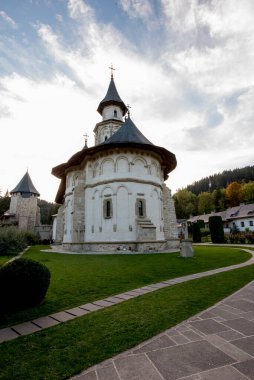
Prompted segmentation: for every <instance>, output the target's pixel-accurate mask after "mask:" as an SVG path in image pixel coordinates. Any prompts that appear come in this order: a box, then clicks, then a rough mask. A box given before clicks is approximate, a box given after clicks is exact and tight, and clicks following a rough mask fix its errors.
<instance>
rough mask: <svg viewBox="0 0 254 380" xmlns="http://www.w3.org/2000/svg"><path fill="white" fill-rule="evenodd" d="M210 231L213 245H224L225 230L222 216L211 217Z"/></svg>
mask: <svg viewBox="0 0 254 380" xmlns="http://www.w3.org/2000/svg"><path fill="white" fill-rule="evenodd" d="M209 229H210V233H211V239H212V242H213V243H224V229H223V223H222V218H221V216H218V215H213V216H210V217H209Z"/></svg>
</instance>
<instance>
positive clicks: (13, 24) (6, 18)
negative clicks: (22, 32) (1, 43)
mask: <svg viewBox="0 0 254 380" xmlns="http://www.w3.org/2000/svg"><path fill="white" fill-rule="evenodd" d="M0 16H1V17H2V19H3V20H4V21H5V22H6V23H7V24H8V25H9V26H10V27H11V28H13V29H17V27H18V25H17V24H16V22H15V21H14V20H13V19H12V18H11V17H10V16H8V15H7V13H5V12H4V11H0Z"/></svg>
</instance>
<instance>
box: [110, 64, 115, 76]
mask: <svg viewBox="0 0 254 380" xmlns="http://www.w3.org/2000/svg"><path fill="white" fill-rule="evenodd" d="M109 69H110V70H111V78H113V71H115V69H114V67H113V65H112V63H111V66H110V67H109Z"/></svg>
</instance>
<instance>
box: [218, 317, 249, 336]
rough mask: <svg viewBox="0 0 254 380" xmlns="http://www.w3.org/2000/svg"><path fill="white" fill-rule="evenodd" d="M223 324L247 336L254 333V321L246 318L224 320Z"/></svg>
mask: <svg viewBox="0 0 254 380" xmlns="http://www.w3.org/2000/svg"><path fill="white" fill-rule="evenodd" d="M223 324H224V325H226V326H229V327H231V328H232V329H234V330H236V331H239V332H240V333H242V334H244V335H247V336H248V335H253V334H254V322H252V321H248V320H247V319H245V318H237V319H232V320H231V321H226V322H223Z"/></svg>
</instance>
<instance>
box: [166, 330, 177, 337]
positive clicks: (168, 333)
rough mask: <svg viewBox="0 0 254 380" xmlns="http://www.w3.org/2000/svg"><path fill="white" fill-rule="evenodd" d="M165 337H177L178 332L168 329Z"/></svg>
mask: <svg viewBox="0 0 254 380" xmlns="http://www.w3.org/2000/svg"><path fill="white" fill-rule="evenodd" d="M166 333H167V335H168V336H169V337H170V336H173V335H179V334H180V333H179V331H177V330H176V329H169V330H167V331H166Z"/></svg>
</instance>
